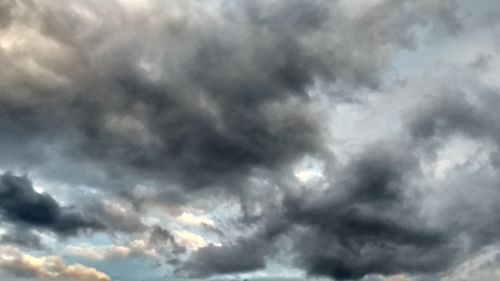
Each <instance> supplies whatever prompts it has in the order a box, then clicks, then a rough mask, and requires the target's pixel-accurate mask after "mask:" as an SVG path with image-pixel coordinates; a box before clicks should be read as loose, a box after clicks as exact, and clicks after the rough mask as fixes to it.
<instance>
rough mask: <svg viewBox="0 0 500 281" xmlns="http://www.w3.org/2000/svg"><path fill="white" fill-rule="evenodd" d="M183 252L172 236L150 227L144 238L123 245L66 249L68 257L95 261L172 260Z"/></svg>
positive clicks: (161, 229) (85, 246)
mask: <svg viewBox="0 0 500 281" xmlns="http://www.w3.org/2000/svg"><path fill="white" fill-rule="evenodd" d="M174 235H175V234H174ZM181 244H182V243H181ZM183 251H184V248H183V247H182V246H181V245H179V244H178V242H177V241H176V240H175V238H174V236H173V235H172V234H170V232H168V231H167V230H165V229H163V228H161V227H159V226H155V227H152V228H151V229H150V232H149V233H148V234H147V235H146V237H144V238H142V239H136V240H133V241H130V242H128V243H126V244H124V245H111V246H92V245H84V246H79V245H70V246H67V247H66V252H67V254H68V255H69V256H73V257H80V258H85V259H89V260H96V261H108V260H120V259H126V258H131V257H150V258H154V259H156V260H158V259H160V258H162V257H163V256H170V257H168V258H170V259H172V258H175V256H176V255H177V254H179V253H182V252H183Z"/></svg>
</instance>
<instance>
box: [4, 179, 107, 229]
mask: <svg viewBox="0 0 500 281" xmlns="http://www.w3.org/2000/svg"><path fill="white" fill-rule="evenodd" d="M0 214H1V215H2V216H3V217H4V218H5V219H7V220H9V221H11V222H13V223H20V224H25V225H27V226H31V227H38V228H41V229H49V230H51V231H53V232H55V233H58V234H61V235H71V234H76V233H77V232H79V231H83V230H86V229H93V230H99V229H103V226H102V225H101V224H100V222H98V221H96V220H93V219H91V218H87V217H85V216H83V215H81V214H79V213H77V212H75V211H73V210H71V209H70V208H66V207H61V206H60V205H59V204H58V203H57V202H56V200H55V199H54V198H53V197H52V196H50V195H49V194H45V193H37V192H36V191H35V190H34V189H33V186H32V184H31V181H30V180H29V179H28V178H27V177H17V176H14V175H12V174H9V173H6V174H3V175H1V176H0Z"/></svg>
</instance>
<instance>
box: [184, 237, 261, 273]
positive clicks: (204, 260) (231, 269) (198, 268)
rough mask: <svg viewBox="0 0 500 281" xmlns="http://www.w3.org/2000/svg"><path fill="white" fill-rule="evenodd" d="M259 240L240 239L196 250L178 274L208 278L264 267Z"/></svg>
mask: <svg viewBox="0 0 500 281" xmlns="http://www.w3.org/2000/svg"><path fill="white" fill-rule="evenodd" d="M259 243H261V242H259V241H257V240H239V241H237V242H236V243H234V244H230V245H222V246H216V245H213V244H210V245H208V246H205V247H202V248H200V249H199V250H198V251H196V252H194V253H193V254H192V255H191V257H190V259H189V260H188V261H186V262H184V263H182V264H180V265H178V266H177V267H176V269H175V273H176V274H177V275H178V276H182V277H190V278H207V277H210V276H212V275H214V274H230V273H240V272H249V271H254V270H257V269H261V268H264V266H265V260H264V255H263V254H262V252H261V251H262V246H261V245H259Z"/></svg>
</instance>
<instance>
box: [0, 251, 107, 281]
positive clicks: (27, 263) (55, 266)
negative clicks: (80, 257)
mask: <svg viewBox="0 0 500 281" xmlns="http://www.w3.org/2000/svg"><path fill="white" fill-rule="evenodd" d="M0 250H1V251H2V254H1V255H0V269H3V270H5V271H7V272H9V273H11V274H12V275H14V276H17V277H32V278H36V279H39V280H71V281H111V278H110V277H109V276H108V275H106V274H105V273H102V272H99V271H97V270H96V269H95V268H91V267H86V266H84V265H81V264H72V265H66V264H65V263H64V261H63V260H62V259H61V258H60V257H57V256H46V257H40V258H37V257H33V256H30V255H27V254H25V253H23V252H21V251H20V250H19V249H17V248H14V247H8V246H1V247H0Z"/></svg>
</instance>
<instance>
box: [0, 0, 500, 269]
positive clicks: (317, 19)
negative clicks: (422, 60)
mask: <svg viewBox="0 0 500 281" xmlns="http://www.w3.org/2000/svg"><path fill="white" fill-rule="evenodd" d="M125 2H127V3H128V4H123V3H122V2H121V1H97V0H86V1H73V0H70V1H67V3H66V4H65V5H60V4H57V3H55V2H51V1H11V2H8V1H1V0H0V31H2V32H3V33H2V35H4V36H3V37H1V38H0V40H1V42H0V43H2V45H1V48H0V66H1V67H2V69H4V73H3V75H2V78H0V132H1V134H0V154H2V156H3V157H2V159H0V168H2V167H3V168H5V170H15V171H19V170H21V171H26V170H27V171H30V170H32V171H33V172H35V173H36V175H37V176H42V177H44V178H46V179H49V180H51V181H54V182H62V183H65V184H67V185H70V186H75V187H76V186H77V187H79V188H80V187H82V186H83V187H89V186H90V187H93V188H98V189H99V190H98V194H99V195H102V196H104V197H106V198H107V199H109V200H107V201H106V200H96V198H95V197H96V196H95V195H92V196H88V197H85V196H83V195H80V194H78V195H75V197H79V198H76V199H79V200H75V201H78V202H77V203H78V206H75V207H63V206H62V205H60V204H59V203H58V202H57V201H56V200H55V199H54V198H53V197H52V196H50V195H48V194H45V193H42V194H40V193H37V192H36V191H34V189H33V186H32V184H31V182H30V181H29V179H28V178H27V177H17V176H13V175H12V174H8V173H7V174H4V175H2V176H1V178H0V179H1V182H0V214H1V216H2V218H4V219H5V220H6V221H7V222H8V224H9V227H10V229H9V230H10V231H11V232H9V233H7V234H4V235H3V236H2V238H1V239H2V242H3V243H10V244H19V245H25V246H27V247H33V248H36V247H39V246H40V245H39V240H37V237H36V236H33V235H35V234H34V232H32V231H31V230H29V229H37V230H50V231H52V232H54V233H56V234H59V235H63V236H67V235H76V234H78V233H80V232H82V231H84V230H92V231H103V232H107V233H108V234H112V235H114V234H117V233H118V232H120V233H127V234H137V233H148V234H150V239H151V240H150V241H149V243H150V244H152V245H155V246H157V247H158V249H160V248H161V247H163V246H165V245H166V244H169V245H173V247H170V248H169V251H165V252H164V253H165V255H167V254H169V255H170V254H172V253H173V255H172V256H173V258H171V257H166V259H167V262H168V263H170V264H171V265H173V266H174V268H175V273H177V274H178V275H181V276H187V277H208V276H212V275H217V274H233V273H239V272H250V271H255V270H258V269H263V268H265V266H266V261H267V259H269V258H271V257H272V256H273V255H274V252H276V251H278V250H279V249H277V248H278V247H277V245H278V244H279V245H281V244H280V243H284V241H286V242H288V243H290V252H286V253H281V254H284V255H289V256H291V258H292V259H293V260H294V262H295V265H296V266H298V267H299V268H302V269H304V270H306V272H307V273H308V274H310V275H313V276H327V277H331V278H336V279H362V278H363V277H365V276H369V275H372V274H384V275H391V274H400V273H408V274H417V275H418V274H424V275H425V274H427V275H429V276H430V277H429V278H434V277H435V276H439V274H442V273H443V272H445V271H446V270H448V269H449V268H450V267H452V266H454V265H455V264H456V263H457V262H460V261H462V260H464V259H465V258H466V257H467V255H468V254H471V253H475V252H476V251H478V250H480V249H481V248H482V247H483V246H486V245H491V244H492V243H494V242H496V241H497V239H496V237H495V234H496V233H497V230H498V229H497V228H496V227H494V226H491V225H497V223H496V222H499V221H500V218H499V217H498V216H496V215H492V214H495V213H498V211H499V210H498V208H497V207H495V204H494V203H495V202H497V200H498V199H499V197H498V194H497V193H496V192H494V191H492V190H493V189H494V187H495V186H496V185H498V183H500V181H499V180H498V177H496V176H491V175H486V174H483V173H475V172H470V171H467V170H466V169H464V170H460V172H462V173H463V176H462V177H460V176H458V175H456V174H454V175H453V178H451V177H450V178H449V179H447V180H446V181H443V182H433V181H432V180H430V179H426V178H425V177H426V175H425V171H423V168H422V166H423V165H424V163H423V162H424V160H426V159H427V158H426V157H429V158H432V157H433V156H434V157H437V156H436V155H437V154H438V151H439V149H441V148H442V147H444V146H446V145H447V141H448V140H449V139H450V138H453V137H455V136H456V135H460V136H466V137H468V138H472V139H474V141H476V142H484V143H488V144H490V143H493V144H494V146H495V147H496V148H497V150H498V145H499V144H500V133H499V130H498V126H497V123H498V122H497V121H498V120H500V116H498V114H497V113H496V112H497V111H498V110H497V108H498V105H499V104H500V100H499V99H498V97H497V96H498V91H497V90H496V89H494V88H491V87H490V88H488V89H485V88H484V87H479V88H475V90H478V91H479V92H478V93H481V95H480V97H475V98H471V96H476V93H472V94H471V93H469V92H467V91H466V90H464V89H462V88H461V87H459V86H457V87H455V88H454V87H438V88H437V89H432V90H429V91H433V92H431V93H429V96H430V97H431V98H430V99H429V101H428V102H424V103H423V104H419V105H417V107H416V108H412V111H411V114H409V115H408V116H406V115H405V116H404V117H408V119H409V122H408V123H407V124H406V125H407V126H408V128H404V129H403V131H404V132H402V133H401V135H398V136H397V137H396V139H394V140H390V141H387V142H379V143H376V144H374V145H371V146H367V147H363V149H364V152H361V153H353V152H352V151H349V153H348V154H349V159H348V160H346V161H345V162H346V163H347V164H346V163H344V162H342V161H338V162H336V160H335V155H333V153H332V152H331V151H330V146H331V145H332V144H331V143H328V141H329V140H330V139H329V138H330V133H331V132H330V131H329V124H328V122H325V121H323V120H327V117H329V115H328V112H326V111H328V110H329V109H328V110H325V108H326V107H327V106H325V104H330V103H331V105H332V110H334V109H335V108H334V107H335V105H336V104H337V103H339V102H343V101H346V100H347V101H357V102H359V103H367V104H368V103H369V102H370V100H369V99H366V95H364V93H366V92H367V91H370V92H380V93H379V94H384V91H386V90H387V89H388V88H390V87H392V85H390V86H388V85H387V84H388V83H390V82H388V80H390V79H385V78H387V76H390V73H391V72H390V71H391V68H392V64H393V63H394V56H395V55H398V54H399V53H398V51H400V50H402V49H406V50H408V49H417V48H418V45H419V42H420V41H422V40H425V39H428V42H436V41H440V40H446V38H449V37H450V36H452V37H453V36H460V34H461V32H462V31H464V29H466V28H470V26H467V24H471V22H474V21H473V20H471V21H469V20H465V19H464V16H466V15H467V13H463V12H464V11H460V9H459V8H460V5H464V4H463V3H462V4H461V2H462V1H453V0H423V1H410V0H385V1H380V3H376V4H373V5H368V4H367V5H366V7H365V5H363V4H364V3H363V4H360V3H359V2H358V1H327V0H313V1H299V0H286V1H285V0H276V1H261V0H257V1H250V2H249V1H208V2H207V3H208V4H206V3H205V4H199V3H197V2H198V1H182V0H180V1H176V0H168V1H159V0H151V1H146V2H144V3H143V4H144V5H143V6H141V5H142V4H138V3H136V2H135V1H131V2H128V1H125ZM195 2H196V3H195ZM346 2H349V3H346ZM483 2H488V1H486V0H484V1H483ZM352 3H354V4H352ZM356 3H357V4H356ZM350 5H353V6H352V7H351V8H346V6H350ZM356 5H357V6H356ZM350 9H353V10H352V11H351V10H350ZM493 14H495V13H493ZM473 24H477V23H475V22H474V23H473ZM4 31H5V32H4ZM14 31H15V32H14ZM20 33H22V34H29V38H30V39H31V40H30V43H29V44H27V43H26V42H24V41H23V40H21V39H23V38H22V37H23V35H19V34H20ZM429 39H430V40H429ZM23 42H24V43H23ZM429 44H430V43H429ZM493 56H494V55H491V56H487V57H482V58H480V59H479V60H477V62H475V63H473V65H472V66H473V68H474V67H475V69H474V70H470V69H469V68H471V67H468V69H469V70H467V71H470V72H471V73H472V71H476V72H481V71H485V69H486V68H488V67H490V63H487V60H489V59H491V58H492V57H493ZM460 71H462V72H464V73H465V72H466V71H465V70H463V69H461V70H460ZM466 74H467V75H468V74H469V72H467V73H466ZM471 75H472V74H471ZM448 80H450V81H453V79H451V78H450V79H448ZM450 84H451V83H450ZM429 87H430V86H429ZM422 88H425V87H422ZM426 89H427V88H426ZM396 106H398V105H396ZM385 126H388V125H385ZM428 154H429V155H431V156H429V155H428ZM353 155H355V156H353ZM432 155H433V156H432ZM305 156H310V157H315V158H317V159H318V160H319V161H322V162H325V166H326V169H325V175H324V176H325V179H324V180H321V183H318V186H314V187H312V188H311V187H303V186H300V185H301V184H300V183H297V182H296V181H295V180H294V179H293V172H290V170H291V169H293V167H292V166H293V165H294V164H295V163H296V162H297V161H299V160H301V159H303V158H304V157H305ZM489 157H490V160H491V161H490V162H491V164H492V165H493V166H495V159H496V161H497V162H496V165H497V166H496V167H495V169H497V167H498V163H500V162H498V161H499V160H498V159H500V158H498V151H493V152H491V154H490V155H489ZM424 158H425V159H424ZM495 171H496V170H495ZM465 175H466V176H467V177H466V176H465ZM290 178H292V179H290ZM466 184H468V185H471V186H476V185H477V186H480V188H478V190H480V191H481V192H484V193H485V194H488V196H487V197H488V198H485V197H486V196H484V197H483V196H480V195H478V196H477V198H476V197H472V198H467V199H468V200H469V201H468V200H465V199H464V200H461V198H458V196H448V195H447V194H446V193H444V192H443V193H436V194H438V195H439V196H436V198H439V199H436V200H443V202H440V201H439V203H441V204H440V206H439V208H435V209H432V210H427V209H425V207H426V205H425V204H424V203H427V201H426V200H428V197H429V196H432V195H433V194H434V193H432V192H437V191H429V190H430V189H431V188H430V187H429V186H431V187H435V186H439V187H442V188H443V189H444V190H447V191H453V190H454V189H453V188H456V189H458V190H460V191H462V192H464V193H466V191H465V185H466ZM140 185H147V186H148V188H149V187H150V188H151V189H152V191H151V190H149V189H141V188H138V186H140ZM214 187H219V188H214ZM426 192H428V193H426ZM450 193H452V192H450ZM429 194H431V195H429ZM466 194H469V193H466ZM443 198H451V199H449V200H448V201H446V200H445V199H443ZM72 199H75V198H72ZM100 199H102V198H100ZM459 199H460V200H459ZM121 200H122V201H121ZM204 200H205V201H207V202H208V201H210V202H208V203H207V202H205V204H206V205H203V204H200V205H203V206H204V207H207V206H210V207H212V206H217V207H220V206H221V205H222V203H227V202H226V201H227V200H236V201H238V200H239V201H238V202H239V203H240V205H241V213H242V214H238V216H240V215H241V217H242V218H240V217H238V218H232V219H234V222H235V223H234V224H235V225H230V226H228V225H225V226H224V231H222V230H219V229H218V228H215V227H214V228H210V229H208V231H212V232H213V233H211V234H214V233H215V234H217V235H219V236H221V237H222V238H223V239H225V240H224V241H223V242H224V243H223V245H222V246H216V245H212V244H210V245H209V246H206V247H203V248H200V249H199V250H198V251H195V252H193V253H188V251H187V250H186V249H184V248H183V247H181V246H179V245H177V244H176V243H175V239H174V238H173V237H172V235H171V234H170V232H168V231H167V230H165V229H163V228H160V227H149V226H146V225H145V224H144V222H143V221H142V216H143V215H144V212H146V211H147V210H151V209H153V207H157V206H158V205H163V206H162V207H166V208H164V209H163V210H168V212H169V213H172V214H178V213H179V212H180V210H181V208H182V206H184V205H187V204H190V203H192V202H196V203H198V202H199V201H204ZM211 200H213V202H212V201H211ZM481 201H484V202H488V204H487V205H486V206H485V207H479V206H480V204H479V203H480V202H481ZM122 204H123V205H122ZM438 205H439V204H438ZM124 206H125V207H126V208H123V207H124ZM471 206H473V208H472V207H471ZM206 209H210V208H209V207H207V208H206ZM117 210H119V211H117ZM235 216H236V215H235ZM476 217H482V218H483V219H481V220H479V221H478V220H475V218H476ZM231 222H232V221H231ZM226 224H229V223H227V222H226ZM238 227H240V228H241V229H243V231H246V230H248V229H251V231H248V232H245V233H253V234H250V235H248V236H246V237H243V236H242V235H241V233H238V235H237V236H235V237H238V238H233V237H230V236H231V234H232V233H231V232H230V231H227V230H228V228H234V229H236V228H238ZM23 229H26V230H27V231H26V232H25V233H24V234H23V235H17V234H16V233H19V232H20V231H22V230H23ZM241 229H237V230H241ZM231 230H233V229H231ZM235 232H237V231H235ZM464 239H465V240H467V241H466V242H463V240H464ZM226 240H227V241H226ZM231 240H232V241H231ZM282 240H284V241H282ZM469 242H470V244H467V243H469ZM465 244H467V246H466V245H465ZM172 248H173V250H172ZM177 254H179V255H177ZM182 254H186V255H185V256H183V255H182ZM169 258H171V259H169ZM184 258H186V259H184ZM367 278H368V277H367ZM374 278H378V277H374Z"/></svg>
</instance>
